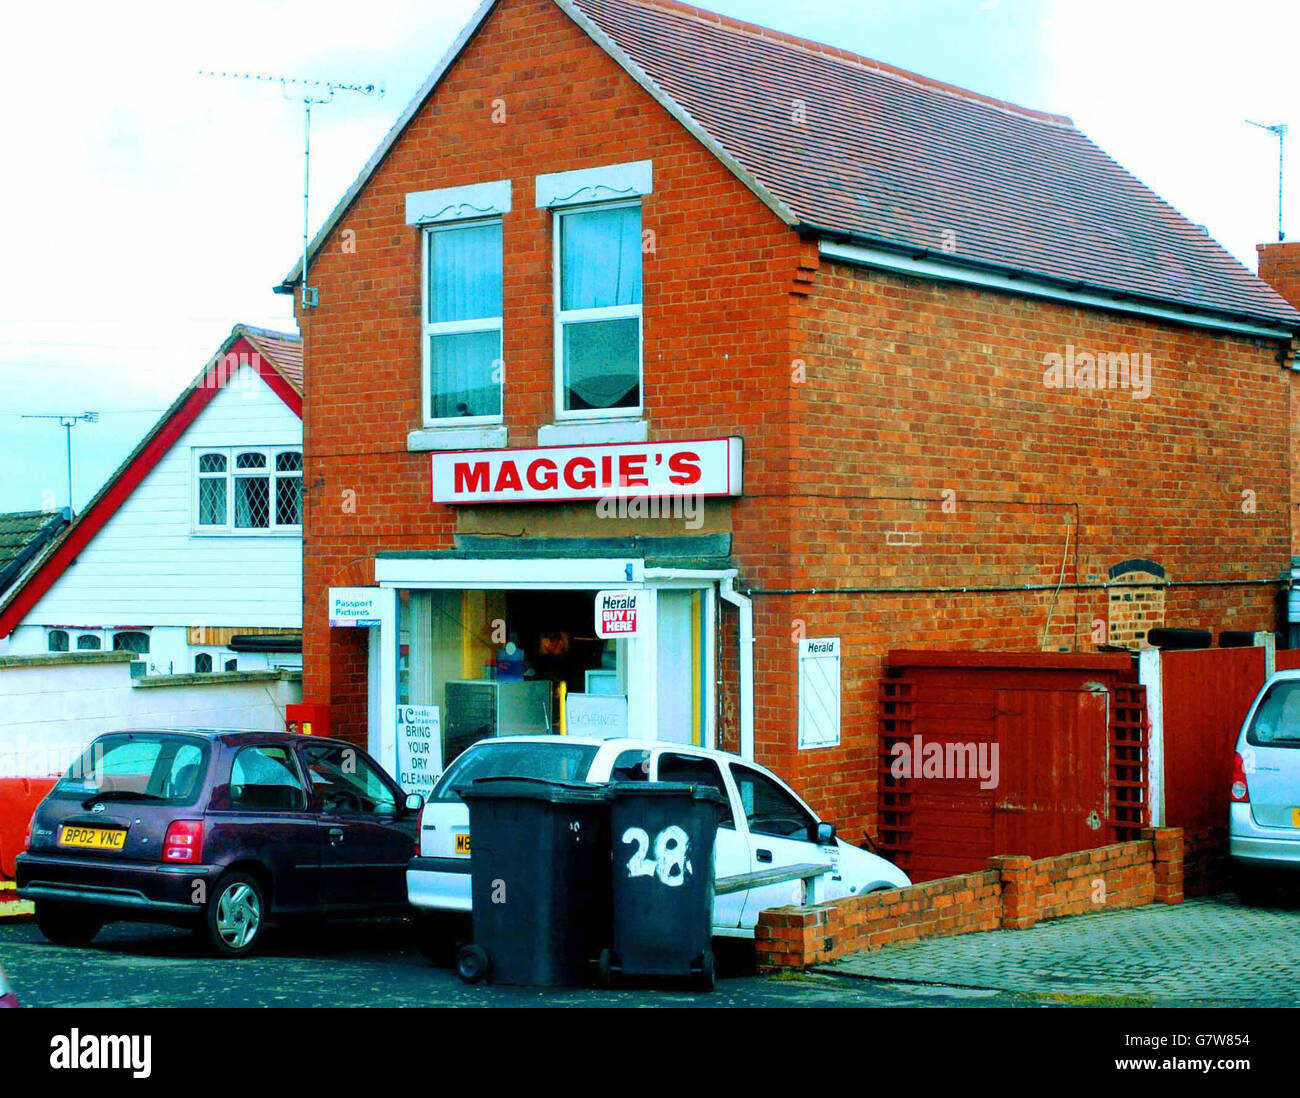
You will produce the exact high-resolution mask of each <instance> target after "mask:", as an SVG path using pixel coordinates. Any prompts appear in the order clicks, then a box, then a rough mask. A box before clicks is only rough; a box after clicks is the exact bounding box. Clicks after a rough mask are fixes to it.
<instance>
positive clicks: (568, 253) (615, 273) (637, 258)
mask: <svg viewBox="0 0 1300 1098" xmlns="http://www.w3.org/2000/svg"><path fill="white" fill-rule="evenodd" d="M561 229H562V240H561V247H562V250H563V256H564V269H563V271H562V272H561V276H560V282H561V295H560V296H561V305H560V308H562V309H565V310H568V309H603V308H607V307H609V306H611V305H640V304H641V207H640V206H621V207H618V208H616V209H613V210H592V211H591V212H589V213H581V214H567V215H565V217H564V223H563V225H562V226H561Z"/></svg>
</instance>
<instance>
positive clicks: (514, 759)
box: [431, 740, 599, 801]
mask: <svg viewBox="0 0 1300 1098" xmlns="http://www.w3.org/2000/svg"><path fill="white" fill-rule="evenodd" d="M598 750H599V748H597V747H594V746H592V745H591V744H577V743H565V742H564V741H563V740H557V741H556V742H555V743H479V744H476V745H475V746H473V747H471V748H470V749H469V750H468V751H466V752H465V753H464V754H463V755H461V757H460V758H458V759H457V760H456V761H455V762H454V763H452V764H451V766H450V767H448V768H447V772H446V773H445V774H444V775H443V776H442V780H441V781H440V782H439V783H438V785H437V788H435V789H434V791H433V796H432V798H431V799H432V800H435V801H459V800H460V797H459V796H458V795H457V793H456V787H457V786H464V785H468V784H469V783H470V782H473V781H477V780H478V779H479V778H542V779H544V780H546V781H552V782H581V781H586V779H587V771H588V770H590V769H591V761H592V760H593V759H594V758H595V757H596V752H597V751H598Z"/></svg>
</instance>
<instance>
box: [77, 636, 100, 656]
mask: <svg viewBox="0 0 1300 1098" xmlns="http://www.w3.org/2000/svg"><path fill="white" fill-rule="evenodd" d="M103 647H104V642H103V640H101V639H100V637H99V634H98V633H82V634H81V636H79V637H78V638H77V651H78V652H98V651H99V650H100V649H101V648H103Z"/></svg>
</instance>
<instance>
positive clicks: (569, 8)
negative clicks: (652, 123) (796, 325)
mask: <svg viewBox="0 0 1300 1098" xmlns="http://www.w3.org/2000/svg"><path fill="white" fill-rule="evenodd" d="M554 2H555V6H556V7H558V8H559V9H560V10H561V11H562V12H564V14H565V15H567V16H568V17H569V18H570V19H572V20H573V21H574V22H575V23H577V24H578V26H579V27H581V28H582V30H583V31H584V32H585V33H586V34H587V36H588V37H589V38H591V40H592V41H593V42H595V43H596V45H598V46H599V47H600V48H601V49H602V50H604V51H605V52H606V53H607V54H609V56H610V57H611V58H613V59H614V61H615V62H616V63H617V64H618V66H619V67H620V68H621V69H623V71H624V72H626V73H627V74H628V75H629V76H630V77H631V78H632V79H633V80H635V81H636V82H637V83H638V84H640V85H641V87H642V88H643V89H644V90H645V91H646V93H647V94H648V95H649V96H650V97H651V98H652V99H653V100H654V101H655V102H656V103H658V104H659V105H660V106H661V107H663V109H664V110H666V111H667V112H668V113H669V114H670V115H672V116H673V118H675V119H677V121H678V122H680V123H681V124H682V125H683V126H685V127H686V130H687V131H688V132H689V133H690V135H691V136H692V137H694V138H695V140H697V141H698V142H699V143H700V144H701V145H703V146H704V147H705V148H706V149H708V150H709V152H711V153H712V154H713V155H714V156H716V157H717V158H718V159H719V160H721V161H722V163H723V164H724V165H725V166H726V167H727V169H728V170H729V171H730V172H731V173H732V174H733V175H734V176H735V177H736V178H737V179H739V180H740V181H741V182H742V183H743V184H745V186H746V187H748V188H749V189H750V190H751V191H753V192H754V194H755V196H756V197H757V198H758V200H759V201H760V202H762V203H763V205H765V206H767V207H768V209H770V210H771V211H772V212H773V213H774V214H776V216H777V217H779V218H780V219H781V220H782V221H784V222H785V223H786V224H787V225H797V224H798V223H799V218H798V217H796V216H795V214H794V211H793V210H791V209H790V207H789V206H787V205H786V204H785V203H784V202H782V201H781V200H780V199H779V198H778V197H777V196H776V195H775V194H773V193H772V192H771V191H770V190H768V189H767V188H766V187H765V186H763V184H762V183H760V182H759V181H758V179H757V178H756V177H755V176H754V175H753V173H751V172H750V171H749V170H748V169H746V168H745V167H744V166H743V165H742V164H741V163H740V161H739V160H737V159H736V158H735V157H734V156H732V155H731V154H730V153H729V152H727V150H726V149H724V148H723V147H722V146H721V145H720V144H718V142H717V141H716V140H714V138H713V137H712V136H711V135H710V134H709V132H708V131H707V130H706V129H705V128H704V127H703V126H701V125H700V124H699V123H698V122H697V121H695V119H694V118H692V117H691V115H690V112H689V111H687V110H686V108H685V107H683V106H682V105H681V104H680V103H678V102H677V101H676V100H675V99H674V98H673V97H672V96H671V95H669V94H668V93H667V92H666V91H664V89H663V88H661V87H660V86H659V85H658V83H657V82H656V81H655V79H654V78H653V77H652V76H651V75H650V74H649V73H648V72H646V71H645V70H644V69H643V68H641V66H640V65H638V64H637V63H636V62H635V61H633V60H632V58H631V57H629V56H628V55H627V54H626V53H624V52H623V49H622V47H621V46H619V44H618V43H617V42H615V41H614V40H613V39H612V38H610V36H609V35H608V34H606V33H605V32H604V31H603V30H601V29H600V27H598V26H596V24H595V23H593V22H592V21H591V20H590V19H588V18H587V16H586V15H585V14H584V13H583V12H581V11H580V10H578V7H577V5H575V4H574V3H573V2H572V0H554Z"/></svg>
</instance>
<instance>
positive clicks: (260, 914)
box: [203, 873, 266, 957]
mask: <svg viewBox="0 0 1300 1098" xmlns="http://www.w3.org/2000/svg"><path fill="white" fill-rule="evenodd" d="M265 926H266V898H265V897H264V896H263V895H262V887H261V885H259V884H258V883H257V881H256V880H255V879H254V878H252V877H251V876H249V875H248V874H247V873H229V874H227V875H226V876H224V877H222V878H221V880H219V881H218V882H217V886H216V888H214V889H213V890H212V898H211V899H209V900H208V906H207V908H206V909H205V910H204V912H203V929H204V930H206V932H207V933H206V937H207V942H208V945H209V946H210V947H211V948H212V950H213V951H214V952H215V953H216V954H217V955H218V956H220V957H246V956H247V955H248V954H250V953H252V952H253V950H254V949H255V948H256V947H257V945H258V943H259V942H260V941H261V939H262V931H263V929H264V928H265Z"/></svg>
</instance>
